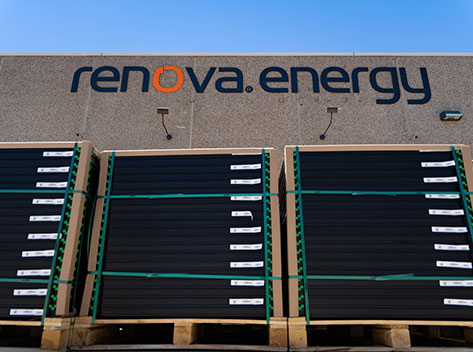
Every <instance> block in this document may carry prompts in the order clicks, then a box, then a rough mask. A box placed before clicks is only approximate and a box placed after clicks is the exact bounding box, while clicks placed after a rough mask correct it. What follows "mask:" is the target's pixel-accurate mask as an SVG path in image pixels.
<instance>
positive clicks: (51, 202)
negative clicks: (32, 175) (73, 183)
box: [33, 198, 64, 205]
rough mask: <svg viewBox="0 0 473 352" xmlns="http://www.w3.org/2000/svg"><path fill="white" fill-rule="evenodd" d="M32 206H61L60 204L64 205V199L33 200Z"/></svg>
mask: <svg viewBox="0 0 473 352" xmlns="http://www.w3.org/2000/svg"><path fill="white" fill-rule="evenodd" d="M33 204H42V205H62V204H64V198H55V199H33Z"/></svg>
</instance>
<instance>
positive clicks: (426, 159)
mask: <svg viewBox="0 0 473 352" xmlns="http://www.w3.org/2000/svg"><path fill="white" fill-rule="evenodd" d="M285 152H286V155H285V176H286V178H285V182H286V184H285V187H286V189H287V195H286V204H285V207H287V208H285V209H287V212H286V211H283V212H282V213H283V214H285V216H284V219H283V222H284V224H285V225H286V226H287V248H288V258H289V259H288V267H289V301H290V307H289V310H290V316H291V317H298V316H302V317H306V319H307V320H308V321H310V320H323V319H401V320H416V319H418V320H471V314H472V310H471V309H472V308H471V306H473V301H472V298H473V276H472V274H473V273H472V262H473V258H472V251H471V249H472V237H471V236H472V232H471V229H472V228H471V218H472V214H471V199H470V195H469V194H468V193H467V192H469V190H470V188H469V187H470V186H471V185H473V179H472V177H473V170H472V166H471V155H470V151H469V148H468V147H467V146H455V147H451V146H448V145H447V146H438V145H437V146H421V145H410V146H376V145H374V146H333V147H286V150H285ZM281 182H284V181H281ZM469 185H470V186H469ZM286 214H287V215H286Z"/></svg>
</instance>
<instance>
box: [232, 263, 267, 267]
mask: <svg viewBox="0 0 473 352" xmlns="http://www.w3.org/2000/svg"><path fill="white" fill-rule="evenodd" d="M263 266H264V262H231V263H230V268H262V267H263Z"/></svg>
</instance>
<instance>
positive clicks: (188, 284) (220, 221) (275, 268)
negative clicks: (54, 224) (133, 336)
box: [81, 149, 282, 319]
mask: <svg viewBox="0 0 473 352" xmlns="http://www.w3.org/2000/svg"><path fill="white" fill-rule="evenodd" d="M277 167H278V162H277V157H276V154H275V151H274V150H271V149H268V150H265V151H264V152H262V150H261V149H235V150H228V149H226V150H225V149H224V150H222V149H220V150H219V149H209V150H182V151H117V152H103V153H102V166H101V176H100V181H99V191H98V194H99V197H98V202H97V208H96V213H95V220H94V227H93V231H92V238H91V247H90V259H89V272H90V275H89V276H88V278H87V284H86V290H85V294H84V300H83V304H82V308H81V315H82V316H88V315H92V316H93V317H94V318H95V317H99V318H159V317H167V318H212V317H213V318H252V319H259V318H261V319H265V318H266V317H269V316H282V301H281V280H280V278H281V274H280V270H281V269H280V248H279V246H280V243H279V212H278V201H277V194H276V193H277ZM275 277H277V278H278V279H274V278H275Z"/></svg>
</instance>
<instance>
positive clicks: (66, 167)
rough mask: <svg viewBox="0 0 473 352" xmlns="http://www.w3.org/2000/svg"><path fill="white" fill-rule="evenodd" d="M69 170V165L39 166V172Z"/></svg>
mask: <svg viewBox="0 0 473 352" xmlns="http://www.w3.org/2000/svg"><path fill="white" fill-rule="evenodd" d="M57 172H69V166H62V167H38V173H57Z"/></svg>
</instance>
